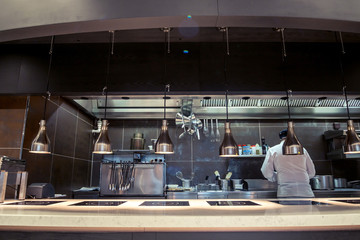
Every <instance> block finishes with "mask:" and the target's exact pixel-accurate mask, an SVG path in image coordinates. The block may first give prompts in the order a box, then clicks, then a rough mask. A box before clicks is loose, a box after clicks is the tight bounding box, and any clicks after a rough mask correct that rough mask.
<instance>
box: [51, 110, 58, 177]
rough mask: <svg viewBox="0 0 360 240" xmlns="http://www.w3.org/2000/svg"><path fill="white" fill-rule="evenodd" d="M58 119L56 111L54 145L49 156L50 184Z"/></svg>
mask: <svg viewBox="0 0 360 240" xmlns="http://www.w3.org/2000/svg"><path fill="white" fill-rule="evenodd" d="M58 118H59V111H56V121H55V129H54V144H53V146H52V154H51V164H50V180H49V182H50V183H51V180H52V175H53V174H52V172H53V166H54V155H55V153H54V151H55V141H56V132H57V131H56V129H57V124H58Z"/></svg>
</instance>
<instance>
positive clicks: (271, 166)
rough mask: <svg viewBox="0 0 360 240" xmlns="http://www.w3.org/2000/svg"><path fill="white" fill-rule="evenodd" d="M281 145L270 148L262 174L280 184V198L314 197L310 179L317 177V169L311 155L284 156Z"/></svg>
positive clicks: (305, 152) (278, 193) (306, 153)
mask: <svg viewBox="0 0 360 240" xmlns="http://www.w3.org/2000/svg"><path fill="white" fill-rule="evenodd" d="M283 144H284V141H282V142H281V143H280V144H278V145H275V146H274V147H272V148H270V149H269V150H268V152H267V154H266V157H265V160H264V163H263V165H262V167H261V172H262V174H263V175H264V177H265V178H267V179H268V180H269V181H271V182H276V181H277V182H278V191H277V196H278V197H314V193H313V192H312V190H311V186H310V178H312V177H314V176H315V167H314V163H313V162H312V160H311V158H310V156H309V153H308V152H307V151H306V149H305V148H304V155H283V154H282V146H283Z"/></svg>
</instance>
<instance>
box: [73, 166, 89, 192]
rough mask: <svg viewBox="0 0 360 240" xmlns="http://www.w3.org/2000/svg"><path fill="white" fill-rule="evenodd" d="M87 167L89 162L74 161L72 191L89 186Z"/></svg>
mask: <svg viewBox="0 0 360 240" xmlns="http://www.w3.org/2000/svg"><path fill="white" fill-rule="evenodd" d="M89 166H90V161H83V160H78V159H75V160H74V169H73V177H72V184H71V186H72V190H76V189H79V188H81V187H88V186H89V179H90V178H89Z"/></svg>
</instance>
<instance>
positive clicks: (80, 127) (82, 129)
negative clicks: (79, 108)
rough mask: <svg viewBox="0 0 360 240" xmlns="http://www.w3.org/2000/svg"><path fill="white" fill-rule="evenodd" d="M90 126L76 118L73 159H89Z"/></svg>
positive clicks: (90, 143)
mask: <svg viewBox="0 0 360 240" xmlns="http://www.w3.org/2000/svg"><path fill="white" fill-rule="evenodd" d="M91 130H92V126H91V125H89V124H88V123H86V122H84V121H83V120H81V119H79V118H77V131H76V145H75V158H82V159H87V160H90V159H91V152H90V151H91V150H92V148H91V145H92V139H93V137H92V133H91Z"/></svg>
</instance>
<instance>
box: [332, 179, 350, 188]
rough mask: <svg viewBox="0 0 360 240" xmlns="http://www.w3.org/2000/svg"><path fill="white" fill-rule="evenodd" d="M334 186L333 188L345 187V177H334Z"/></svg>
mask: <svg viewBox="0 0 360 240" xmlns="http://www.w3.org/2000/svg"><path fill="white" fill-rule="evenodd" d="M334 186H335V188H346V187H347V180H346V178H334Z"/></svg>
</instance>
